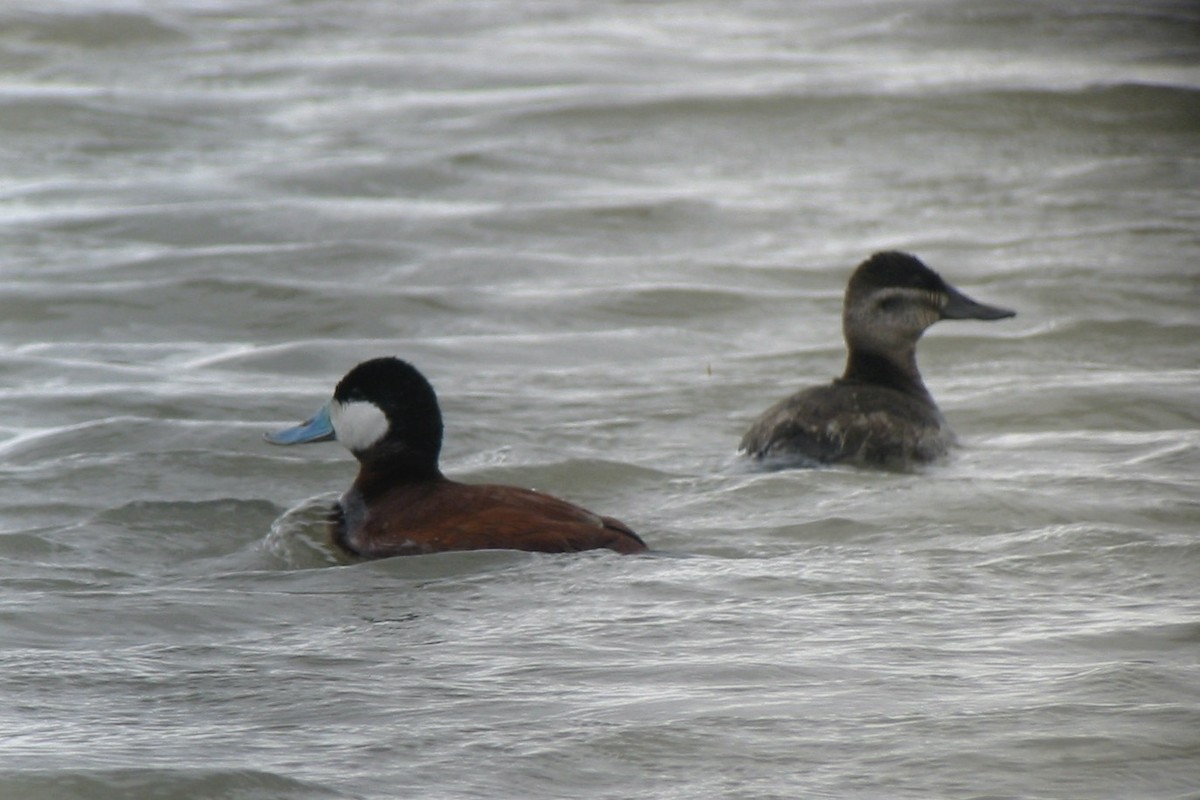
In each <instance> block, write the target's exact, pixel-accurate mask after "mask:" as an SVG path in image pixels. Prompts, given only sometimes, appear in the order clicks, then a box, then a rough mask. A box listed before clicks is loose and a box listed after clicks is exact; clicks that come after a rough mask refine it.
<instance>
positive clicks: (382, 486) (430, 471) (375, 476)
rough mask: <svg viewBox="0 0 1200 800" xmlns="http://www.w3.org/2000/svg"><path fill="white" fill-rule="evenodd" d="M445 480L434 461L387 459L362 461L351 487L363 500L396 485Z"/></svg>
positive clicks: (376, 495)
mask: <svg viewBox="0 0 1200 800" xmlns="http://www.w3.org/2000/svg"><path fill="white" fill-rule="evenodd" d="M440 480H445V478H444V477H443V476H442V472H441V470H439V469H438V465H437V462H436V461H433V462H427V461H419V462H417V461H413V460H411V459H401V458H396V459H387V460H371V461H364V462H363V463H362V464H361V465H360V466H359V469H358V477H356V478H355V479H354V486H353V489H354V490H356V491H357V492H358V493H359V495H360V496H361V497H362V498H363V500H364V501H365V502H367V503H369V502H370V501H371V500H372V499H374V498H376V497H378V496H380V495H382V494H384V493H386V492H388V491H389V490H391V489H394V488H395V487H397V486H409V485H412V484H415V483H428V482H430V481H440Z"/></svg>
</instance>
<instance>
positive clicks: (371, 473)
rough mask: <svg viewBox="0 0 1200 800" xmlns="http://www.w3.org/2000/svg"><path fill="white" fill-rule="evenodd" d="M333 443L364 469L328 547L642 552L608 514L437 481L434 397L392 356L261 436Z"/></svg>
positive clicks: (370, 553) (524, 492)
mask: <svg viewBox="0 0 1200 800" xmlns="http://www.w3.org/2000/svg"><path fill="white" fill-rule="evenodd" d="M330 439H337V440H338V441H339V442H341V443H342V444H343V445H345V446H346V448H347V449H348V450H350V452H351V453H353V454H354V457H355V458H357V459H358V461H359V465H360V466H359V471H358V477H357V478H355V480H354V483H353V484H352V485H351V487H350V488H349V489H348V490H347V491H346V493H345V494H343V495H342V497H341V500H339V501H338V503H337V505H335V506H334V509H333V514H332V516H331V518H330V530H331V533H332V535H333V540H334V542H335V543H336V544H337V545H338V546H339V547H341V548H342V549H344V550H346V551H347V552H349V553H352V554H354V555H359V556H365V557H368V558H384V557H387V556H398V555H415V554H419V553H437V552H441V551H445V550H485V549H506V550H536V551H541V552H545V553H564V552H574V551H577V550H593V549H597V548H608V549H609V550H616V551H617V552H618V553H639V552H642V551H644V550H645V549H646V543H645V542H643V541H642V540H641V538H640V537H638V535H637V534H636V533H634V532H633V531H631V530H630V529H629V528H628V527H627V526H626V525H625V524H624V523H622V522H619V521H618V520H615V519H613V518H612V517H601V516H599V515H597V514H593V513H592V512H590V511H586V510H585V509H582V508H580V507H578V506H575V505H572V504H570V503H568V502H566V501H564V500H559V499H558V498H555V497H551V496H550V495H545V494H541V493H540V492H535V491H532V490H529V489H519V488H517V487H514V486H484V485H473V484H465V483H458V482H456V481H452V480H450V479H448V478H446V477H445V476H443V475H442V473H441V470H440V469H439V468H438V454H439V452H440V451H441V448H442V413H441V410H440V409H439V408H438V402H437V396H436V395H435V394H434V391H433V387H432V386H430V385H429V381H427V380H425V377H424V376H423V375H421V373H420V372H418V371H417V370H416V368H415V367H413V366H412V365H411V364H408V363H407V362H405V361H401V360H400V359H398V358H376V359H372V360H370V361H364V362H363V363H361V364H359V365H358V366H357V367H355V368H354V369H352V370H350V372H349V373H347V374H346V376H345V377H344V378H342V380H341V381H340V382H339V383H338V385H337V389H336V390H335V391H334V393H333V399H331V400H330V401H329V402H328V403H326V404H325V406H324V407H322V408H321V410H320V411H318V412H317V413H316V414H315V415H314V416H313V418H312V419H310V420H309V421H308V422H305V423H303V424H301V425H299V426H297V427H294V428H288V429H287V430H283V431H279V432H278V433H273V434H267V441H269V442H271V443H273V444H282V445H290V444H305V443H308V442H320V441H328V440H330Z"/></svg>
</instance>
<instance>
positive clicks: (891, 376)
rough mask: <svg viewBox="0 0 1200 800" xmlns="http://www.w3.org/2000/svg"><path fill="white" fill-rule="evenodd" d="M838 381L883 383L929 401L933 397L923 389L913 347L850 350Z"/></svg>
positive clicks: (879, 384)
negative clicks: (843, 370) (884, 350)
mask: <svg viewBox="0 0 1200 800" xmlns="http://www.w3.org/2000/svg"><path fill="white" fill-rule="evenodd" d="M841 380H842V381H843V382H846V383H865V384H870V385H872V386H886V387H888V388H889V389H895V390H896V391H899V392H904V393H905V394H908V395H912V396H914V397H919V398H921V399H923V400H928V401H929V402H930V403H931V404H932V403H933V397H932V396H931V395H930V394H929V390H928V389H926V388H925V382H924V381H922V380H921V373H920V372H919V371H918V370H917V350H916V348H915V347H912V348H908V349H907V350H904V351H901V352H897V353H887V354H883V353H875V352H871V351H866V350H856V349H851V350H850V355H849V356H848V357H847V359H846V371H845V372H844V373H843V374H842V378H841Z"/></svg>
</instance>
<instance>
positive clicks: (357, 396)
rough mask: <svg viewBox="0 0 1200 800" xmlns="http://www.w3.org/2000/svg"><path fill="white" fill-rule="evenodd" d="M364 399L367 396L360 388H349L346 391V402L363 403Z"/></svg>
mask: <svg viewBox="0 0 1200 800" xmlns="http://www.w3.org/2000/svg"><path fill="white" fill-rule="evenodd" d="M366 401H367V396H366V395H365V394H363V391H362V389H351V390H350V391H348V392H346V402H347V403H365V402H366Z"/></svg>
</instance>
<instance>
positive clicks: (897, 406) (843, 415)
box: [739, 252, 1016, 469]
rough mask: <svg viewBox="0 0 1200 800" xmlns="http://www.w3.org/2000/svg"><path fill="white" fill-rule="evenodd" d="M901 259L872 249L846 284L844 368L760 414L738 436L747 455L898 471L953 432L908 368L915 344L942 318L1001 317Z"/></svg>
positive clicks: (939, 449)
mask: <svg viewBox="0 0 1200 800" xmlns="http://www.w3.org/2000/svg"><path fill="white" fill-rule="evenodd" d="M1015 315H1016V312H1015V311H1009V310H1008V309H1006V308H1000V307H998V306H989V305H984V304H983V303H978V302H976V301H974V300H972V299H971V298H969V297H967V296H966V295H965V294H963V293H962V292H960V291H958V290H957V289H955V288H954V287H953V286H950V285H949V284H947V283H946V282H945V281H944V280H942V278H941V277H940V276H939V275H938V274H937V273H936V272H934V271H933V270H931V269H930V268H929V267H927V266H925V265H924V264H923V263H921V261H920V260H919V259H917V258H916V257H914V256H911V255H908V254H907V253H896V252H889V253H876V254H875V255H873V256H871V257H870V258H869V259H867V260H866V261H864V262H863V263H862V264H861V265H859V267H858V269H857V270H855V272H854V275H852V276H851V278H850V284H849V286H847V287H846V299H845V305H844V307H843V311H842V331H843V334H844V335H845V338H846V346H847V347H848V349H849V351H850V352H849V357H848V358H847V360H846V371H845V373H844V374H843V375H842V377H840V378H838V379H836V380H834V381H833V382H832V383H830V384H827V385H825V386H814V387H812V388H809V389H803V390H801V391H799V392H797V393H796V394H794V395H792V396H791V397H788V398H786V399H784V400H781V401H780V402H778V403H776V404H775V405H773V406H771V407H770V408H768V409H767V410H766V411H765V412H764V413H763V415H762V416H761V417H759V418H758V421H757V422H755V423H754V424H753V425H751V426H750V430H749V431H747V432H746V435H745V436H744V437H743V438H742V444H741V447H740V448H739V450H740V451H741V452H743V453H745V454H747V455H749V456H752V457H754V458H758V459H763V458H770V459H771V460H773V461H774V460H779V461H795V462H799V464H802V465H808V466H812V465H813V464H835V463H850V464H854V465H857V466H866V467H883V468H890V469H896V468H901V469H902V468H905V467H909V466H911V465H913V464H921V463H927V462H930V461H933V460H935V459H937V458H939V457H940V456H942V455H944V454H945V453H946V451H947V450H948V449H949V447H950V446H951V445H953V444H954V443H955V437H954V433H953V431H951V430H950V427H949V426H948V425H947V424H946V420H945V419H944V418H943V417H942V414H941V412H940V411H938V407H937V405H936V404H935V403H934V402H933V397H932V396H931V395H930V394H929V390H928V389H926V388H925V384H924V382H923V381H922V380H921V374H920V372H918V371H917V355H916V352H917V340H918V339H920V338H921V334H922V333H924V332H925V329H926V328H928V327H929V326H930V325H932V324H933V323H935V322H937V321H938V320H942V319H981V320H992V319H1003V318H1005V317H1012V316H1015Z"/></svg>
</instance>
